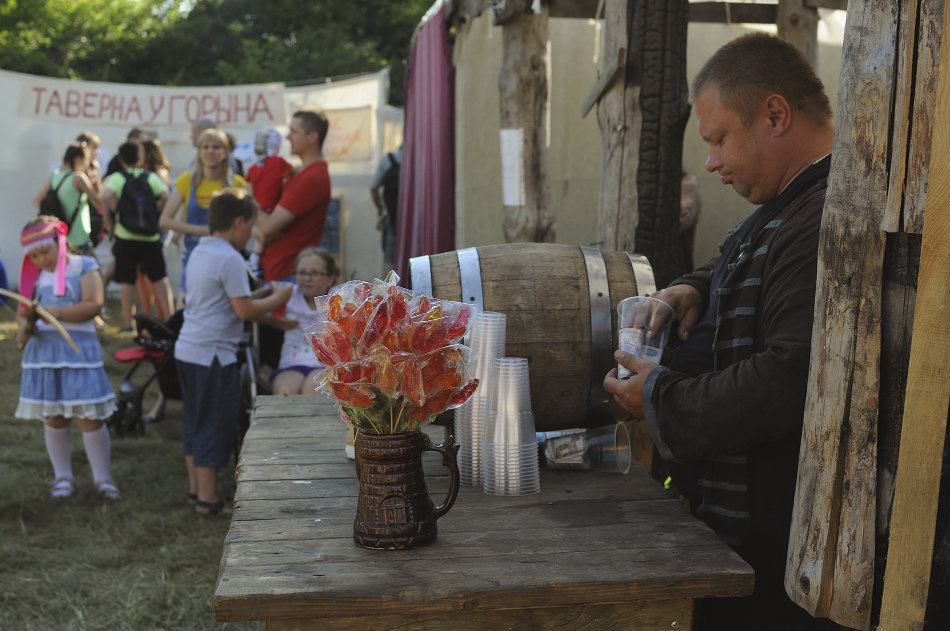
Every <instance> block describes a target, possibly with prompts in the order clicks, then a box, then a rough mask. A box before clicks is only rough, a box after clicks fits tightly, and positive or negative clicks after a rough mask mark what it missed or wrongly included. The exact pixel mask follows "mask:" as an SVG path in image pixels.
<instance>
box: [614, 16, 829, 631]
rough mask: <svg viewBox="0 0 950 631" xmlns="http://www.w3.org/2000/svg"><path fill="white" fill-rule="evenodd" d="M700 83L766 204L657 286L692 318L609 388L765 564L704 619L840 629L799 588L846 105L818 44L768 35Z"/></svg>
mask: <svg viewBox="0 0 950 631" xmlns="http://www.w3.org/2000/svg"><path fill="white" fill-rule="evenodd" d="M692 94H693V99H694V102H695V107H696V114H697V118H698V121H699V126H698V127H699V133H700V135H701V136H702V138H703V140H705V141H706V143H707V145H708V147H709V155H708V158H707V160H706V170H707V171H710V172H718V173H719V175H720V177H721V179H722V183H723V184H731V185H732V187H733V188H734V189H735V191H736V192H737V193H739V194H740V195H741V196H742V197H744V198H746V199H747V200H749V201H750V202H752V203H755V204H760V206H759V207H758V208H757V209H756V210H755V211H754V212H753V213H752V214H751V215H750V216H749V217H747V218H746V219H745V220H743V221H742V222H741V223H740V224H739V225H738V226H737V227H736V228H735V229H733V230H732V231H731V232H730V233H729V234H728V235H726V238H725V240H724V242H723V244H722V246H721V254H720V256H718V257H716V258H714V259H713V260H711V261H710V262H709V263H707V264H706V265H704V266H702V267H700V268H699V269H697V270H696V271H694V272H692V273H690V274H686V275H684V276H682V277H680V278H679V279H677V280H676V281H674V282H673V283H672V284H671V286H670V287H668V288H666V289H664V290H662V291H660V292H658V293H657V294H655V297H657V298H659V299H661V300H664V301H666V302H667V303H669V304H670V305H671V306H672V307H673V308H674V309H675V311H676V315H677V319H678V321H679V326H678V337H679V339H680V341H681V344H680V345H679V347H678V348H677V349H676V351H675V353H674V355H673V359H672V360H671V362H670V367H669V368H666V367H661V366H658V365H657V364H654V363H650V362H646V361H643V360H641V359H639V358H636V357H633V356H631V355H630V354H628V353H623V352H618V353H617V354H616V358H617V360H618V362H619V363H620V364H622V365H623V366H626V367H627V368H629V369H630V370H631V372H632V373H633V374H632V376H631V377H630V378H629V379H627V380H618V379H617V378H616V375H615V374H614V372H611V374H609V375H608V376H607V377H606V379H605V380H604V387H605V388H606V389H607V391H608V392H610V393H612V394H613V395H614V397H615V398H616V400H617V401H618V402H619V403H620V404H621V405H622V406H623V407H624V408H625V409H627V410H628V411H629V412H631V413H632V414H634V415H635V416H637V417H640V418H643V419H644V421H645V422H646V425H647V427H648V428H649V431H650V433H651V436H652V438H653V440H654V443H655V444H656V446H657V449H658V450H659V452H660V454H661V455H662V456H663V457H664V459H665V460H666V461H667V463H668V464H669V468H670V474H671V476H672V477H673V481H674V483H675V484H676V486H677V487H678V488H679V489H681V491H682V492H683V493H684V495H685V496H686V497H687V499H688V500H689V501H690V508H691V510H692V511H693V513H694V514H695V515H696V516H697V517H700V518H701V519H703V520H704V521H705V522H706V523H708V524H709V525H710V526H711V527H712V528H713V530H715V531H716V532H717V533H718V534H719V535H720V536H721V537H722V538H723V539H724V540H725V541H726V542H727V543H729V544H730V545H731V546H732V547H733V548H734V549H735V550H736V551H738V552H739V554H740V555H742V557H743V558H744V559H745V560H746V561H747V562H748V563H749V564H750V565H751V566H752V567H753V568H754V569H755V571H756V580H755V593H754V595H753V596H751V597H749V598H741V599H733V598H727V599H721V600H710V601H706V602H704V603H703V609H702V611H701V612H700V618H699V620H700V626H699V627H698V628H700V629H703V630H706V629H729V630H730V631H736V630H742V629H770V630H775V629H796V630H797V629H826V628H832V629H833V628H837V626H836V625H833V624H832V623H830V622H829V621H827V620H818V619H814V618H811V616H810V615H809V614H807V613H806V612H805V611H804V610H802V609H801V608H799V607H797V606H796V605H795V604H794V603H792V602H791V600H790V599H789V598H788V596H787V595H786V594H785V589H784V568H785V554H786V549H787V547H788V536H789V527H790V524H791V513H792V505H793V501H794V493H795V478H796V473H797V467H798V450H799V443H800V440H801V428H802V416H803V412H804V406H805V392H806V381H807V376H808V361H809V352H810V342H811V329H812V319H813V309H814V297H815V276H816V270H817V257H818V233H819V227H820V223H821V213H822V208H823V206H824V199H825V191H826V187H827V184H826V178H827V175H828V170H829V165H830V162H831V159H830V153H831V148H832V143H833V139H834V127H833V123H832V114H831V105H830V103H829V100H828V97H827V96H826V95H825V92H824V88H823V86H822V84H821V81H820V80H819V79H818V77H817V76H816V75H815V72H814V70H813V69H812V67H811V65H810V64H809V62H808V61H807V60H806V59H805V58H804V56H802V55H801V54H800V53H799V52H798V51H797V50H796V49H795V48H794V47H793V46H792V45H791V44H788V43H787V42H783V41H782V40H779V39H778V38H776V37H773V36H771V35H765V34H761V33H755V34H750V35H746V36H744V37H741V38H739V39H737V40H734V41H732V42H730V43H728V44H726V45H725V46H723V47H722V48H721V49H719V51H717V52H716V53H715V54H714V55H713V57H712V58H710V60H709V61H707V62H706V64H705V65H704V66H703V68H702V69H701V70H700V72H699V73H698V74H697V76H696V78H695V79H694V81H693V86H692Z"/></svg>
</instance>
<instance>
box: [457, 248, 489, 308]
mask: <svg viewBox="0 0 950 631" xmlns="http://www.w3.org/2000/svg"><path fill="white" fill-rule="evenodd" d="M456 254H457V256H458V259H459V279H460V281H461V285H462V302H467V303H469V304H472V305H475V306H476V307H477V308H478V310H479V311H484V310H485V300H484V299H483V298H482V269H481V266H480V265H479V262H478V250H477V249H475V248H465V249H464V250H458V251H457V252H456Z"/></svg>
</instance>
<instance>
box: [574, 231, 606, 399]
mask: <svg viewBox="0 0 950 631" xmlns="http://www.w3.org/2000/svg"><path fill="white" fill-rule="evenodd" d="M581 252H582V253H583V254H584V265H585V266H586V267H587V286H588V289H589V291H590V370H591V373H590V400H589V402H588V405H587V408H588V411H589V413H590V414H591V416H600V415H604V414H606V413H607V406H608V404H609V403H610V398H609V396H608V395H607V391H606V390H604V376H605V375H606V374H607V371H609V370H610V368H611V366H612V361H611V358H612V357H613V352H612V349H611V346H612V339H613V335H612V332H613V325H612V323H611V317H610V281H609V279H608V278H607V264H606V262H605V261H604V255H603V254H602V253H601V252H600V250H598V249H596V248H586V247H583V246H581Z"/></svg>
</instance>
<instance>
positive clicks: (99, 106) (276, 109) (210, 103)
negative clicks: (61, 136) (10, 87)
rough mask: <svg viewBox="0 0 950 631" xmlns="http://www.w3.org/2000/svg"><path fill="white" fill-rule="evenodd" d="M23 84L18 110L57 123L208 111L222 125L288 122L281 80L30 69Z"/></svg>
mask: <svg viewBox="0 0 950 631" xmlns="http://www.w3.org/2000/svg"><path fill="white" fill-rule="evenodd" d="M20 86H21V87H20V95H19V96H20V98H19V103H18V107H17V114H18V115H19V116H21V117H23V118H33V119H40V120H49V121H56V122H57V123H74V124H76V125H86V124H93V123H97V124H102V123H106V124H110V123H111V124H117V125H122V126H124V127H137V126H164V125H191V124H192V123H194V122H195V121H197V120H198V119H199V118H204V117H207V118H211V119H212V120H214V121H215V122H216V123H217V124H218V125H220V126H222V127H228V126H232V127H245V126H247V127H260V126H261V125H268V126H274V125H283V124H284V123H285V121H284V86H283V84H282V83H262V84H251V85H237V86H223V87H194V88H185V87H163V86H147V85H132V84H125V83H97V82H91V81H68V80H64V79H51V78H46V77H37V76H29V75H26V76H24V79H23V81H22V83H21V84H20Z"/></svg>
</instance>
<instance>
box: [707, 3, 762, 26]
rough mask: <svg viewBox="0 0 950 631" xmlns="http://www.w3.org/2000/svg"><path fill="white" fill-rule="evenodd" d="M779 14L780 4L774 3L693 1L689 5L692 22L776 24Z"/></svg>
mask: <svg viewBox="0 0 950 631" xmlns="http://www.w3.org/2000/svg"><path fill="white" fill-rule="evenodd" d="M777 14H778V6H777V5H774V4H748V3H745V2H692V3H690V5H689V21H690V22H716V23H730V24H775V16H776V15H777Z"/></svg>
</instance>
